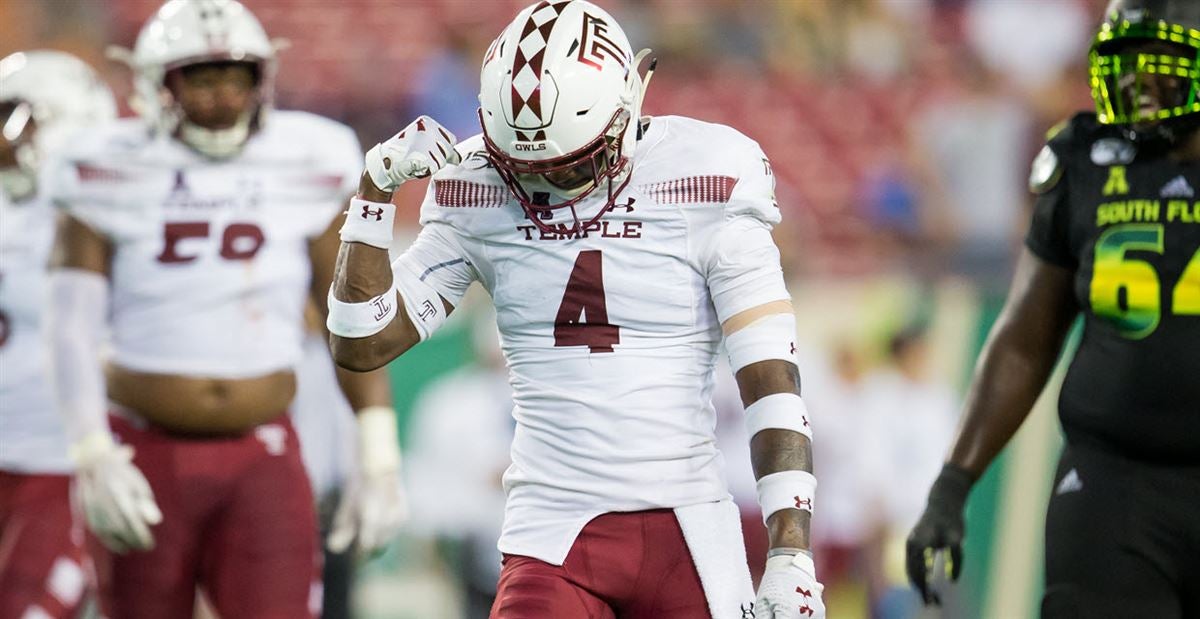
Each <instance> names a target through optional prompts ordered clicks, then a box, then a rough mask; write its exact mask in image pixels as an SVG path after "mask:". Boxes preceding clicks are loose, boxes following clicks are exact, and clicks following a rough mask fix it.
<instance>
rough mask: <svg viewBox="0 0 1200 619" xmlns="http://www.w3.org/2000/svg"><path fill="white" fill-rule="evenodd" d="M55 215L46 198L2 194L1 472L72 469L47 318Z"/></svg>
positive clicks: (0, 296) (0, 303)
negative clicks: (55, 388) (16, 201)
mask: <svg viewBox="0 0 1200 619" xmlns="http://www.w3.org/2000/svg"><path fill="white" fill-rule="evenodd" d="M54 215H55V214H54V211H53V209H51V208H50V206H49V205H48V204H47V203H46V201H45V200H44V199H43V198H42V196H41V195H38V196H34V197H32V198H30V199H29V200H27V201H25V202H23V203H21V204H12V203H11V202H9V200H8V198H7V197H6V196H5V195H4V194H3V193H0V469H3V470H7V471H20V472H26V473H65V472H69V471H70V470H71V465H70V462H69V461H68V460H67V437H66V432H65V431H64V430H63V424H62V420H61V419H60V418H59V416H58V412H57V410H56V409H55V402H54V392H53V391H52V383H51V373H50V359H49V347H48V342H47V339H46V335H47V333H46V328H47V325H46V324H45V321H43V320H42V316H44V315H45V314H46V306H45V304H46V295H47V291H48V287H47V278H46V263H47V260H48V259H49V256H50V249H51V247H52V246H53V244H54V219H55V218H54Z"/></svg>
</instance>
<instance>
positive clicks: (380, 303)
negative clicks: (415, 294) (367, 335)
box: [371, 295, 392, 322]
mask: <svg viewBox="0 0 1200 619" xmlns="http://www.w3.org/2000/svg"><path fill="white" fill-rule="evenodd" d="M385 296H386V295H379V296H377V297H375V298H374V299H371V305H374V306H375V322H379V321H380V320H383V319H384V317H386V316H387V315H388V313H389V312H391V311H392V305H391V304H390V303H388V302H387V299H385V298H384V297H385Z"/></svg>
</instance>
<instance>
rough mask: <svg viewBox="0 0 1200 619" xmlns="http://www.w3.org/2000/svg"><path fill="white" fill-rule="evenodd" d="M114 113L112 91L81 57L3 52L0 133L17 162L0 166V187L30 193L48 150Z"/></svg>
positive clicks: (13, 193) (17, 195)
mask: <svg viewBox="0 0 1200 619" xmlns="http://www.w3.org/2000/svg"><path fill="white" fill-rule="evenodd" d="M116 116H117V105H116V102H115V101H114V100H113V95H112V91H111V90H109V88H108V85H107V84H105V83H104V80H102V79H100V76H99V75H97V74H96V72H95V71H94V70H93V69H92V68H91V67H90V66H88V64H87V63H85V62H84V61H82V60H80V59H78V58H76V57H74V56H72V55H70V54H67V53H64V52H57V51H51V50H34V51H28V52H17V53H15V54H10V55H9V56H6V57H5V58H4V59H2V60H0V133H2V134H3V135H2V136H0V137H2V139H4V140H5V141H7V142H8V143H9V144H10V145H12V146H13V149H14V151H15V152H14V154H15V155H16V160H17V162H16V163H17V165H16V166H13V167H8V168H4V169H0V188H2V189H3V190H4V192H5V193H6V194H8V196H9V197H10V198H11V199H12V200H14V201H20V200H24V199H25V198H27V197H29V196H30V195H32V194H33V192H34V191H35V190H36V187H37V185H36V183H37V167H38V163H39V162H40V161H41V160H42V158H44V157H45V156H46V154H47V153H49V152H52V151H54V150H55V149H56V148H58V147H59V146H61V145H62V144H63V142H65V141H66V139H67V138H68V137H69V136H70V135H71V134H72V133H73V132H75V131H78V130H79V129H82V128H83V127H86V126H89V125H93V124H97V123H102V122H104V121H107V120H111V119H113V118H116ZM30 128H32V131H27V130H28V129H30Z"/></svg>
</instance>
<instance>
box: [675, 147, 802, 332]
mask: <svg viewBox="0 0 1200 619" xmlns="http://www.w3.org/2000/svg"><path fill="white" fill-rule="evenodd" d="M729 131H730V132H731V133H732V134H733V136H734V139H731V140H730V141H729V145H728V150H729V151H730V152H731V153H732V154H731V156H730V157H729V159H730V160H731V161H738V162H739V163H740V164H741V166H740V167H741V169H740V170H739V172H740V174H739V176H738V177H737V182H736V184H735V185H734V186H733V190H732V192H731V193H730V198H729V202H728V203H726V204H725V208H724V213H723V215H722V216H720V217H718V218H717V220H716V221H712V220H711V219H705V220H701V221H693V222H692V227H693V234H694V235H695V237H696V238H697V239H698V241H699V242H698V243H696V247H697V255H696V256H695V257H694V259H695V260H696V261H697V262H698V264H699V267H700V271H701V272H702V273H703V274H704V277H705V281H706V282H707V283H708V288H709V293H710V294H711V295H712V301H713V307H714V308H715V309H716V311H717V318H718V320H719V321H720V322H722V323H723V322H725V321H726V320H728V319H729V318H730V317H731V316H734V315H736V314H737V313H739V312H742V311H744V310H747V309H750V308H753V307H757V306H759V305H762V304H764V303H769V302H771V301H779V300H788V299H790V298H791V297H790V296H789V295H788V291H787V287H786V286H785V285H784V282H783V269H782V268H781V267H780V258H779V248H778V247H776V246H775V242H774V240H773V239H772V238H771V228H772V227H773V226H774V225H775V224H777V223H779V222H780V219H781V217H780V213H779V206H778V205H777V204H776V202H775V176H774V174H773V173H772V171H771V164H770V162H769V161H768V160H767V156H766V155H765V154H763V151H762V149H761V148H760V147H759V146H758V144H757V143H755V142H753V141H752V140H750V139H749V138H746V137H745V136H743V135H741V134H739V133H736V132H733V131H732V130H729ZM696 228H701V229H699V230H697V229H696Z"/></svg>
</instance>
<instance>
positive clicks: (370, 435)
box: [355, 406, 400, 475]
mask: <svg viewBox="0 0 1200 619" xmlns="http://www.w3.org/2000/svg"><path fill="white" fill-rule="evenodd" d="M355 417H356V418H357V419H358V450H359V453H358V455H359V462H360V463H361V465H362V472H363V473H364V474H366V475H373V474H380V473H389V472H392V471H395V470H397V469H399V468H400V443H399V441H400V436H399V434H397V432H396V411H395V410H392V409H391V408H390V407H387V406H368V407H366V408H364V409H361V410H359V411H357V412H356V413H355Z"/></svg>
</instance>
